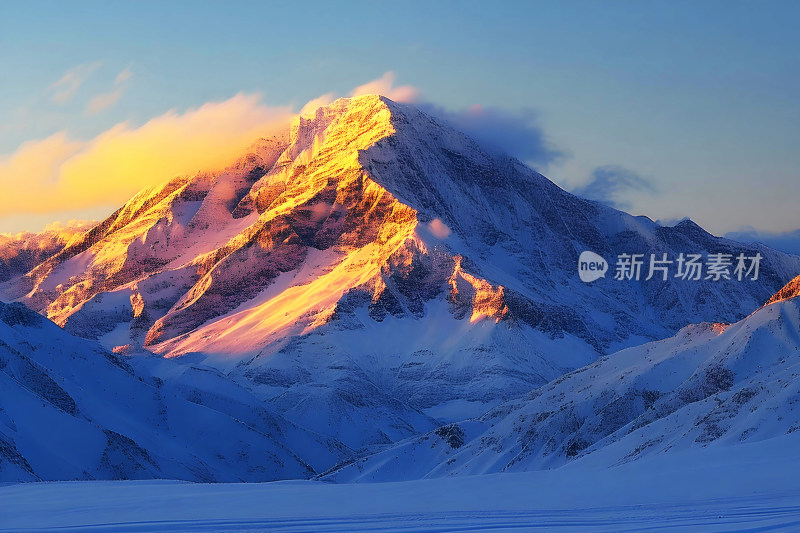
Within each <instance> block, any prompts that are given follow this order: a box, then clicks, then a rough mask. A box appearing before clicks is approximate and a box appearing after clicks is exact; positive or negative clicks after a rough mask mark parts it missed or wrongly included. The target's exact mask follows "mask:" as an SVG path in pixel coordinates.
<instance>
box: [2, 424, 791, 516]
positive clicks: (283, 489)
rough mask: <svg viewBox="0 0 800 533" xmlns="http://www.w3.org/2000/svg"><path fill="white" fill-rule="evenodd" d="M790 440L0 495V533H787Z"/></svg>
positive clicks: (21, 487) (62, 486)
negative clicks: (456, 469)
mask: <svg viewBox="0 0 800 533" xmlns="http://www.w3.org/2000/svg"><path fill="white" fill-rule="evenodd" d="M799 446H800V432H796V433H792V434H789V435H785V436H781V437H776V438H773V439H769V440H765V441H760V442H753V443H747V444H740V445H738V446H730V447H728V446H725V447H717V448H693V449H689V450H683V451H678V452H673V453H670V454H661V455H658V456H653V457H649V458H647V459H645V460H640V461H635V462H632V463H628V464H625V465H621V466H618V467H614V468H605V467H602V466H600V465H601V463H602V462H603V458H602V457H600V455H601V454H602V453H603V452H600V453H598V454H597V455H596V456H595V455H592V456H589V457H586V458H584V459H581V460H578V461H575V462H573V463H570V464H568V465H566V466H564V467H561V468H558V469H553V470H544V471H535V472H525V473H505V474H491V475H482V476H465V477H449V478H439V479H429V480H421V481H409V482H398V483H370V484H358V483H354V484H331V483H322V482H316V481H282V482H274V483H258V484H254V483H250V484H197V483H186V482H177V481H99V482H58V483H27V484H13V485H5V486H0V531H77V530H88V531H98V532H100V531H281V532H299V531H353V532H354V531H359V532H361V531H381V532H389V531H397V532H400V531H402V532H421V531H428V532H450V531H547V530H559V531H656V530H661V531H663V530H668V531H675V530H677V531H798V530H800V478H798V476H797V473H798V472H800V454H798V453H797V450H798V447H799Z"/></svg>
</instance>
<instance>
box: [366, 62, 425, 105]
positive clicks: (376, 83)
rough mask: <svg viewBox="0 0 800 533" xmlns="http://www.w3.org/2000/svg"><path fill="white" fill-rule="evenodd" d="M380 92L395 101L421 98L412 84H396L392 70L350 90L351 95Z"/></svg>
mask: <svg viewBox="0 0 800 533" xmlns="http://www.w3.org/2000/svg"><path fill="white" fill-rule="evenodd" d="M365 94H380V95H382V96H385V97H387V98H389V99H390V100H394V101H395V102H403V103H412V102H416V101H417V100H418V99H419V91H418V90H417V89H416V88H415V87H413V86H411V85H401V86H400V87H395V86H394V72H392V71H391V70H390V71H388V72H386V73H385V74H384V75H383V76H381V77H380V78H378V79H376V80H372V81H370V82H367V83H365V84H364V85H359V86H358V87H356V88H355V89H353V90H352V91H351V92H350V96H362V95H365Z"/></svg>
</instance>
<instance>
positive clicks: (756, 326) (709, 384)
mask: <svg viewBox="0 0 800 533" xmlns="http://www.w3.org/2000/svg"><path fill="white" fill-rule="evenodd" d="M799 376H800V298H797V297H795V298H793V299H789V300H783V301H779V302H777V303H773V304H771V305H767V306H765V307H762V308H760V309H758V310H757V311H755V312H754V313H753V314H751V315H750V316H748V317H747V318H745V319H743V320H742V321H740V322H737V323H735V324H731V325H723V324H709V323H705V324H699V325H693V326H687V327H686V328H684V329H682V330H681V331H680V332H679V333H678V335H676V336H675V337H672V338H669V339H665V340H663V341H658V342H653V343H648V344H644V345H641V346H637V347H634V348H628V349H626V350H622V351H620V352H618V353H615V354H612V355H609V356H607V357H603V358H602V359H600V360H598V361H597V362H595V363H592V364H591V365H588V366H586V367H584V368H581V369H579V370H576V371H574V372H571V373H569V374H566V375H564V376H563V377H560V378H558V379H556V380H555V381H553V382H551V383H549V384H547V385H545V386H543V387H541V388H539V389H537V390H534V391H533V392H531V393H530V394H528V395H526V396H523V397H521V398H519V399H517V400H513V401H510V402H507V403H504V404H502V405H500V406H498V407H497V408H495V409H493V410H490V411H489V412H487V413H486V414H484V415H483V416H481V417H479V418H476V419H473V420H467V421H464V422H460V423H454V424H450V425H447V426H443V427H441V428H438V429H437V430H435V431H433V432H431V433H428V434H427V435H424V436H421V437H418V438H414V439H410V440H408V441H405V442H403V443H400V444H398V445H397V446H395V447H393V448H391V449H389V450H386V451H384V452H381V453H378V454H376V455H374V456H372V457H368V458H364V459H361V460H358V461H356V462H355V463H352V464H350V465H349V466H346V467H344V468H342V469H340V470H339V471H337V472H335V473H332V474H330V476H329V477H330V478H332V479H335V480H337V481H377V480H379V481H386V480H400V479H418V478H423V477H440V476H447V475H454V474H459V475H463V474H484V473H492V472H513V471H525V470H537V469H547V468H553V467H559V466H562V465H564V464H567V463H569V462H571V461H575V460H578V459H581V458H587V460H589V461H592V464H600V465H602V466H613V465H618V464H624V463H627V462H631V461H637V460H640V459H642V458H644V457H652V456H657V455H661V454H663V453H665V452H667V451H670V453H675V451H677V450H684V449H694V448H705V447H709V446H711V447H718V446H723V447H727V446H731V445H736V444H739V443H742V442H755V441H761V440H765V439H772V438H776V437H779V438H782V437H781V436H784V435H787V434H790V433H794V432H796V431H798V430H800V379H798V377H799Z"/></svg>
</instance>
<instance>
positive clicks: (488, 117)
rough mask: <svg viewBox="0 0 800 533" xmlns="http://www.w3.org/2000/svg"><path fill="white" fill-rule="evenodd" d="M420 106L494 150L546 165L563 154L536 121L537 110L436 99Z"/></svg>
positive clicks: (532, 162) (532, 163)
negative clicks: (450, 104)
mask: <svg viewBox="0 0 800 533" xmlns="http://www.w3.org/2000/svg"><path fill="white" fill-rule="evenodd" d="M419 107H420V108H421V109H423V110H424V111H425V112H427V113H428V114H430V115H433V116H435V117H439V118H441V119H444V120H445V121H446V122H448V123H450V125H452V126H453V127H454V128H456V129H457V130H459V131H462V132H464V133H466V134H467V135H469V136H470V137H472V138H473V139H475V140H476V141H478V142H479V143H480V144H481V145H482V146H483V147H485V148H487V149H489V150H490V151H493V152H503V153H507V154H510V155H513V156H514V157H516V158H518V159H521V160H522V161H525V162H527V163H529V164H531V165H533V166H537V167H546V166H547V165H549V164H551V163H554V162H555V161H557V160H559V159H561V158H562V157H563V153H562V152H561V151H559V150H558V149H557V148H555V147H554V146H553V145H552V144H551V143H550V141H549V140H548V138H547V136H546V135H545V133H544V131H543V130H542V128H541V127H540V126H539V125H538V124H537V122H536V119H537V117H536V113H535V112H534V111H532V110H530V109H528V110H523V111H518V112H515V113H510V112H508V111H504V110H502V109H496V108H491V107H483V106H480V105H474V106H472V107H469V108H467V109H461V110H455V111H453V110H448V109H445V108H443V107H441V106H438V105H436V104H433V103H423V104H420V105H419Z"/></svg>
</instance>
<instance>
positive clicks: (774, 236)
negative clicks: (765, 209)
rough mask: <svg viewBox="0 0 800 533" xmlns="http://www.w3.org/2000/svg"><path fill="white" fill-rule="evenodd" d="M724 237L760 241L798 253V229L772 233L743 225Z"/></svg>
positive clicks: (799, 230) (799, 243) (777, 248)
mask: <svg viewBox="0 0 800 533" xmlns="http://www.w3.org/2000/svg"><path fill="white" fill-rule="evenodd" d="M724 237H725V238H726V239H731V240H734V241H739V242H748V243H749V242H760V243H762V244H766V245H767V246H769V247H770V248H775V249H776V250H780V251H781V252H786V253H787V254H795V255H800V229H796V230H794V231H785V232H779V233H773V232H770V231H759V230H757V229H755V228H753V227H743V228H740V229H739V230H738V231H731V232H729V233H726V234H725V235H724Z"/></svg>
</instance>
